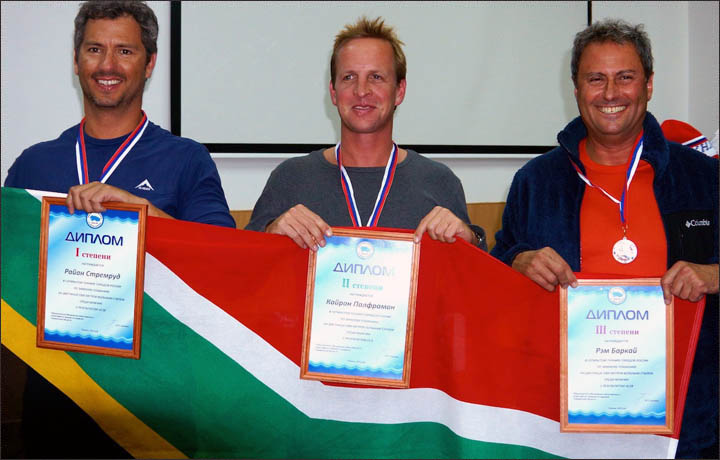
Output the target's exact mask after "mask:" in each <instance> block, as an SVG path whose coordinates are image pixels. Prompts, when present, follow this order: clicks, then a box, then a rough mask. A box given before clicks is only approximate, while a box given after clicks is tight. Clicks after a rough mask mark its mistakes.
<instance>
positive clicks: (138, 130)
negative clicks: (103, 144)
mask: <svg viewBox="0 0 720 460" xmlns="http://www.w3.org/2000/svg"><path fill="white" fill-rule="evenodd" d="M142 115H143V116H142V119H141V120H140V123H139V124H138V125H137V126H136V127H135V129H134V130H133V132H131V133H130V135H129V136H128V137H127V139H125V141H124V142H123V143H122V144H120V147H118V149H117V150H116V151H115V153H114V154H113V156H111V157H110V159H109V160H108V161H107V163H105V166H103V170H102V176H101V177H100V182H102V183H103V184H104V183H105V181H107V180H108V178H109V177H110V175H111V174H112V173H113V172H115V170H116V169H117V167H118V166H119V165H120V163H121V162H122V161H123V160H124V159H125V157H126V156H127V154H128V153H130V150H132V148H133V147H135V144H137V142H138V141H139V140H140V137H142V135H143V133H144V132H145V128H147V125H148V123H149V120H148V117H147V114H145V112H142ZM84 126H85V118H83V119H82V121H81V122H80V128H79V129H78V137H77V142H75V161H76V164H77V172H78V181H79V182H80V183H81V184H88V183H90V176H89V174H88V166H87V150H86V149H85V132H84V130H83V127H84Z"/></svg>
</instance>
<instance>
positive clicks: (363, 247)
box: [355, 240, 375, 259]
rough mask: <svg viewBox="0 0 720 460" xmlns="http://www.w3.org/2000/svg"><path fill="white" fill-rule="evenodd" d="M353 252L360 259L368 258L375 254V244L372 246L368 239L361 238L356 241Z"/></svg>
mask: <svg viewBox="0 0 720 460" xmlns="http://www.w3.org/2000/svg"><path fill="white" fill-rule="evenodd" d="M355 253H356V254H357V255H358V257H360V258H361V259H369V258H370V257H372V256H373V254H375V246H373V244H372V243H371V242H370V241H368V240H363V241H361V242H359V243H358V245H357V247H356V248H355Z"/></svg>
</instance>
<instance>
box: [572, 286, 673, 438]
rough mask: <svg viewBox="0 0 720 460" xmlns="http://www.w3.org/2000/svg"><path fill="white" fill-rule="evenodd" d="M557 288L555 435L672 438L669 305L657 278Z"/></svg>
mask: <svg viewBox="0 0 720 460" xmlns="http://www.w3.org/2000/svg"><path fill="white" fill-rule="evenodd" d="M578 284H579V286H578V287H577V288H563V289H561V290H560V360H561V361H560V386H561V390H560V431H587V432H615V433H658V434H668V433H672V428H673V414H674V411H673V408H674V404H673V304H670V305H665V302H664V301H663V293H662V288H661V287H660V279H659V278H652V279H651V278H648V279H625V280H621V279H616V280H578Z"/></svg>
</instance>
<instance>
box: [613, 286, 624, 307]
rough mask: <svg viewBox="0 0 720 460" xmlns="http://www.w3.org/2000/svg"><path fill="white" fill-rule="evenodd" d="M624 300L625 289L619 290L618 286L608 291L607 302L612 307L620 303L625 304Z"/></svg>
mask: <svg viewBox="0 0 720 460" xmlns="http://www.w3.org/2000/svg"><path fill="white" fill-rule="evenodd" d="M626 298H627V294H626V293H625V289H623V288H621V287H620V286H613V287H611V288H610V290H609V291H608V300H609V301H610V303H611V304H613V305H620V304H621V303H623V302H625V299H626Z"/></svg>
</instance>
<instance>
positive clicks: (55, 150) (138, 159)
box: [5, 123, 235, 228]
mask: <svg viewBox="0 0 720 460" xmlns="http://www.w3.org/2000/svg"><path fill="white" fill-rule="evenodd" d="M78 126H79V125H75V126H73V127H72V128H69V129H68V130H66V131H65V132H63V133H62V134H61V135H60V137H58V138H57V139H55V140H52V141H47V142H41V143H39V144H35V145H33V146H32V147H29V148H27V149H25V151H23V153H22V154H21V155H20V156H19V157H18V158H17V159H16V160H15V163H13V165H12V166H11V167H10V170H9V171H8V176H7V179H6V180H5V186H6V187H17V188H26V189H34V190H45V191H50V192H60V193H67V191H68V190H69V189H70V187H72V186H73V185H78V184H79V183H80V182H79V180H78V172H77V165H76V159H75V143H76V141H77V135H78ZM128 135H129V134H128ZM128 135H125V136H122V137H118V138H115V139H95V138H93V137H90V136H88V135H87V133H85V146H86V151H87V161H88V173H89V176H90V181H98V180H100V175H101V173H102V168H103V167H104V166H105V163H107V161H108V160H109V159H110V157H111V156H112V155H113V154H114V153H115V151H116V150H117V148H118V147H119V146H120V144H122V142H123V141H124V140H125V139H126V138H127V137H128ZM106 183H107V184H109V185H113V186H115V187H118V188H121V189H123V190H127V191H128V192H130V193H132V194H133V195H136V196H139V197H142V198H145V199H147V200H148V201H150V202H151V203H152V204H153V205H154V206H156V207H157V208H159V209H162V210H163V211H165V212H166V213H168V214H170V215H171V216H173V217H174V218H176V219H182V220H187V221H192V222H201V223H205V224H213V225H221V226H224V227H232V228H235V221H234V219H233V218H232V216H231V215H230V211H229V209H228V205H227V201H226V200H225V193H224V192H223V189H222V185H221V183H220V176H219V174H218V171H217V167H216V166H215V163H214V162H213V160H212V158H210V154H209V153H208V151H207V149H206V148H205V146H203V145H202V144H200V143H198V142H195V141H193V140H191V139H186V138H183V137H178V136H175V135H173V134H171V133H170V132H169V131H167V130H165V129H163V128H161V127H159V126H157V125H155V124H153V123H148V126H147V128H146V129H145V132H144V133H143V135H142V137H141V138H140V140H139V141H138V142H137V143H136V144H135V146H134V147H133V148H132V150H131V151H130V153H128V155H127V156H126V157H125V159H124V160H123V161H122V163H120V165H119V166H118V167H117V169H116V170H115V172H113V174H112V175H111V176H110V178H109V179H108V180H107V181H106Z"/></svg>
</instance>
